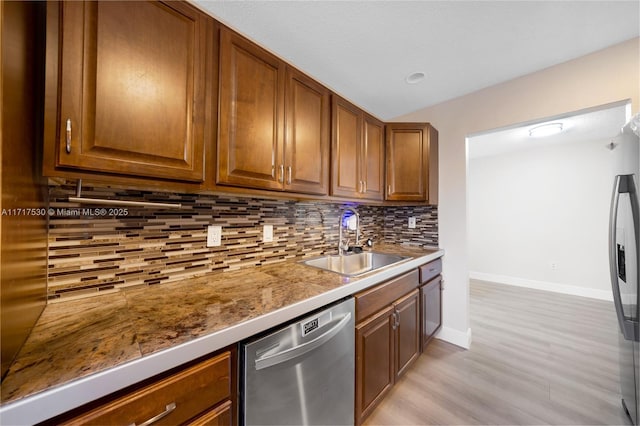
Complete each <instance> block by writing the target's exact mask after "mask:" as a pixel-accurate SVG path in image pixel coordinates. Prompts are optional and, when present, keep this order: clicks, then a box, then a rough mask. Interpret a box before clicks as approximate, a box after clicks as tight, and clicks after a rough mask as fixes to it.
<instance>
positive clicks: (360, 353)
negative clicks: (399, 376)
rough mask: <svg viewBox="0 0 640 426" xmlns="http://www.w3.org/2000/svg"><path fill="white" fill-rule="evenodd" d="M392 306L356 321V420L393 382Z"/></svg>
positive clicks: (374, 404) (378, 400)
mask: <svg viewBox="0 0 640 426" xmlns="http://www.w3.org/2000/svg"><path fill="white" fill-rule="evenodd" d="M394 314H395V310H394V307H393V306H389V307H388V308H387V309H384V310H382V311H380V312H379V313H377V314H375V315H373V316H372V317H371V318H369V319H367V320H365V321H363V322H362V323H360V324H358V325H356V414H355V415H356V424H360V423H361V421H362V420H364V419H365V418H366V417H367V416H368V415H369V414H370V413H371V411H373V409H374V408H375V406H376V405H377V404H378V403H379V402H380V400H382V398H384V396H385V395H386V394H387V393H388V392H389V390H391V387H392V386H393V383H394V378H395V372H394V361H393V354H394V338H393V336H394V333H395V330H394V329H395V320H396V318H395V315H394Z"/></svg>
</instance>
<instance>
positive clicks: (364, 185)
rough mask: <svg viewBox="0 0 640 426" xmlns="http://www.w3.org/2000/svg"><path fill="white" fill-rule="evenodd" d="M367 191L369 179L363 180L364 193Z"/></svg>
mask: <svg viewBox="0 0 640 426" xmlns="http://www.w3.org/2000/svg"><path fill="white" fill-rule="evenodd" d="M365 192H367V181H366V180H363V181H362V193H363V194H364V193H365Z"/></svg>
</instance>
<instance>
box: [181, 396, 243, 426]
mask: <svg viewBox="0 0 640 426" xmlns="http://www.w3.org/2000/svg"><path fill="white" fill-rule="evenodd" d="M232 408H233V404H231V401H225V402H224V403H222V404H220V405H219V406H218V407H216V408H212V409H211V410H209V411H207V412H206V413H204V414H203V415H201V416H200V417H198V418H196V419H194V420H192V421H190V422H189V424H190V425H191V426H231V425H232V424H233V422H232V420H233V412H232Z"/></svg>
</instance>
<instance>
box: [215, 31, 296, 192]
mask: <svg viewBox="0 0 640 426" xmlns="http://www.w3.org/2000/svg"><path fill="white" fill-rule="evenodd" d="M284 71H285V65H284V63H283V62H281V61H280V60H279V59H278V58H276V57H275V56H273V55H271V54H270V53H268V52H266V51H265V50H262V49H260V48H259V47H258V46H256V45H255V44H253V43H251V42H249V41H248V40H246V39H244V38H243V37H241V36H239V35H237V34H235V33H233V32H232V31H230V30H229V29H227V28H222V29H221V32H220V94H219V97H220V106H219V108H220V114H219V115H220V118H219V126H218V131H219V135H218V168H217V178H216V182H217V183H222V184H230V185H238V186H245V187H252V188H263V189H282V187H283V182H284V174H285V173H284V164H283V163H282V155H283V154H282V146H283V129H284V127H283V119H284V117H283V114H284V99H283V97H284V95H283V94H284Z"/></svg>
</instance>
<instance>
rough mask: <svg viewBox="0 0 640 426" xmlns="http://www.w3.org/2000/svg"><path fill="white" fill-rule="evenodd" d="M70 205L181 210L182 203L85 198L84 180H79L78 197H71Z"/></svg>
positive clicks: (69, 199) (77, 184) (77, 186)
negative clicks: (83, 192) (83, 191)
mask: <svg viewBox="0 0 640 426" xmlns="http://www.w3.org/2000/svg"><path fill="white" fill-rule="evenodd" d="M68 201H69V202H70V203H80V204H98V205H101V206H129V207H159V208H165V209H180V208H182V204H180V203H156V202H153V201H126V200H111V199H108V198H84V197H83V196H82V179H78V182H77V183H76V196H75V197H69V198H68Z"/></svg>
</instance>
